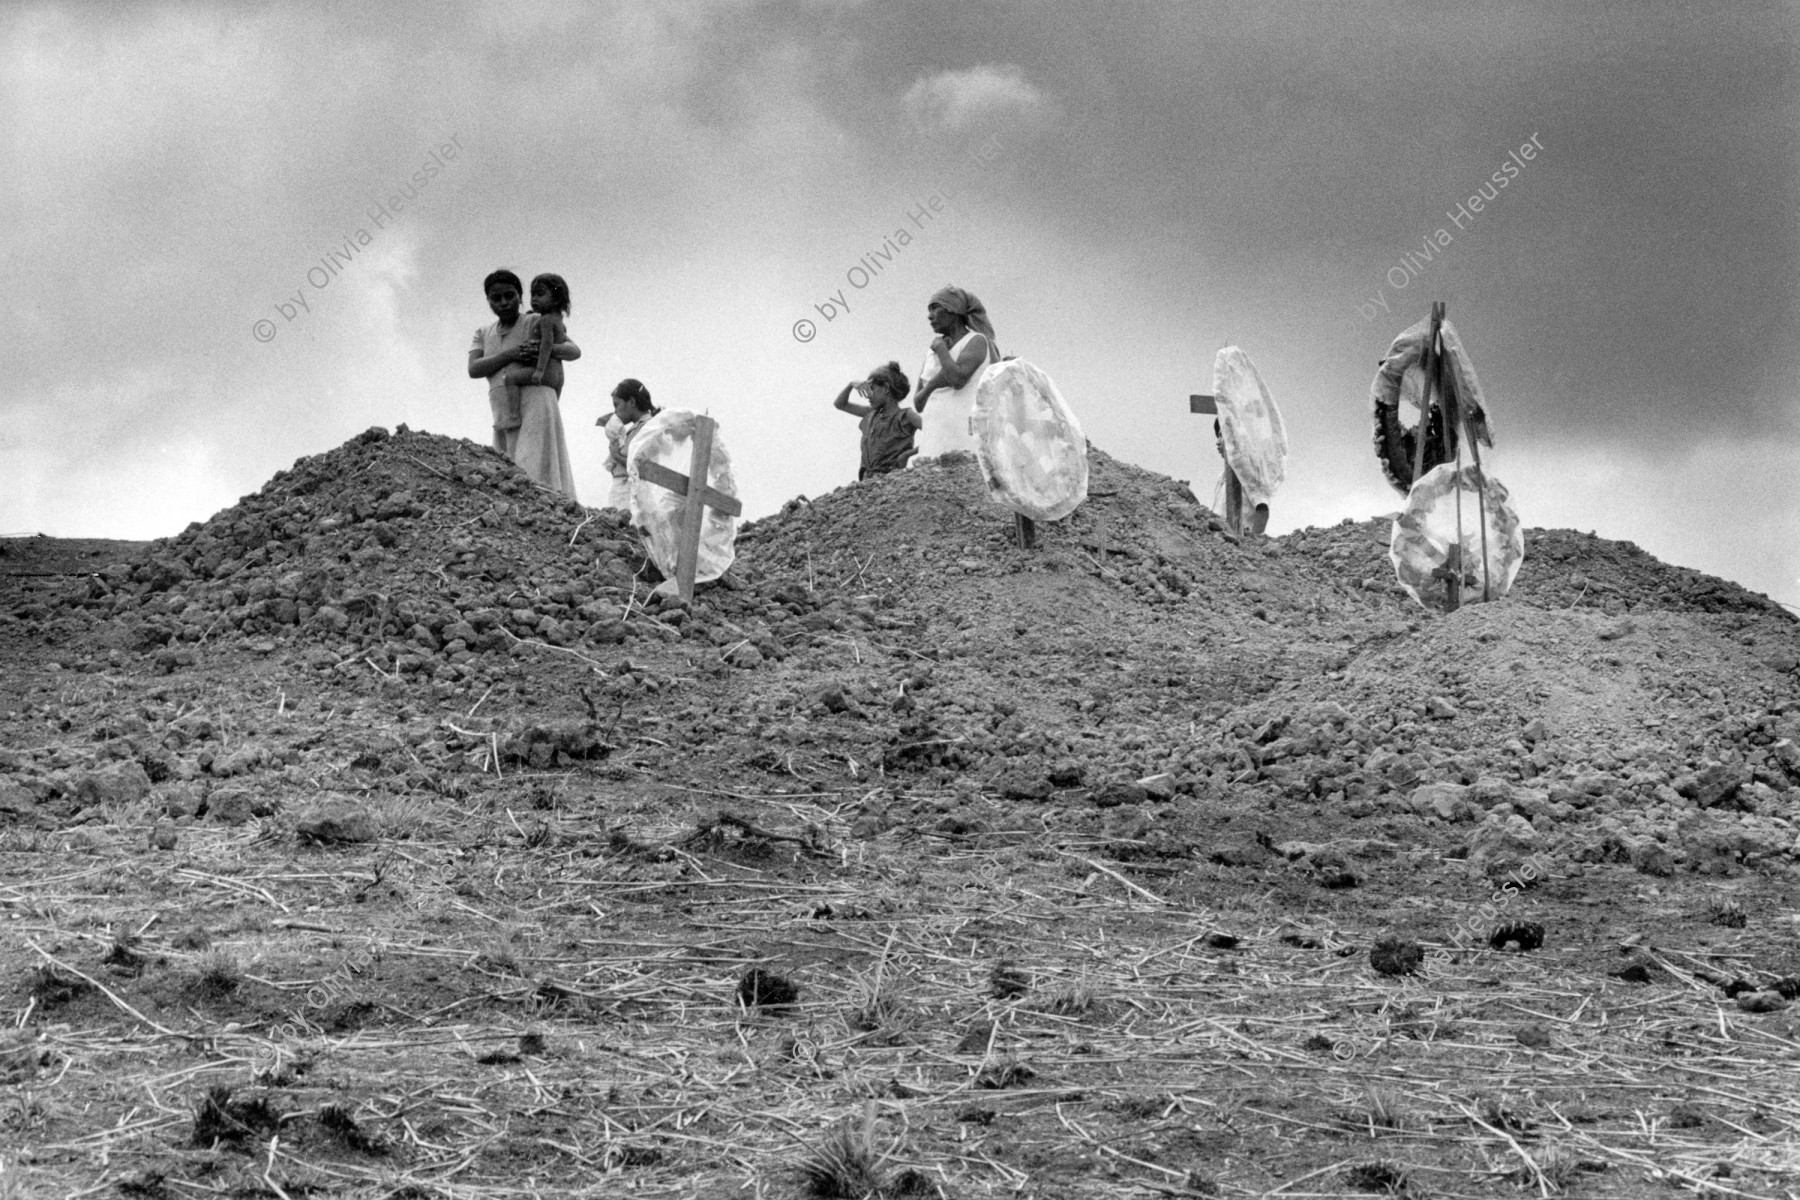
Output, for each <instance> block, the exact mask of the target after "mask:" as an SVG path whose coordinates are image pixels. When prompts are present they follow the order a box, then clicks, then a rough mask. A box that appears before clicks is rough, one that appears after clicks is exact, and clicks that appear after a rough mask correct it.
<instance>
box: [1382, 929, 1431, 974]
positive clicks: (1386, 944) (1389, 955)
mask: <svg viewBox="0 0 1800 1200" xmlns="http://www.w3.org/2000/svg"><path fill="white" fill-rule="evenodd" d="M1424 962H1425V948H1424V947H1423V946H1421V945H1419V943H1417V942H1412V941H1404V940H1402V939H1400V938H1391V937H1390V938H1382V939H1381V940H1380V941H1378V942H1376V943H1375V944H1374V945H1373V946H1370V947H1369V965H1370V966H1372V967H1374V968H1375V970H1376V971H1377V972H1379V973H1380V974H1382V975H1411V974H1414V973H1415V972H1417V971H1418V969H1419V967H1420V966H1421V965H1423V964H1424Z"/></svg>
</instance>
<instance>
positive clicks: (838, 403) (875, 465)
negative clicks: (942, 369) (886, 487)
mask: <svg viewBox="0 0 1800 1200" xmlns="http://www.w3.org/2000/svg"><path fill="white" fill-rule="evenodd" d="M852 391H855V392H856V393H857V394H858V395H860V396H862V397H863V398H864V399H865V400H867V401H868V403H867V404H857V403H855V402H854V401H852V400H851V399H850V393H851V392H852ZM906 392H907V382H906V376H905V375H904V374H903V373H902V372H901V370H900V364H899V363H897V362H891V363H889V364H887V366H885V367H877V368H875V369H874V370H873V371H870V372H869V377H868V378H867V379H864V380H862V381H860V382H851V383H846V384H845V385H844V390H843V391H841V392H839V393H838V394H837V399H836V400H833V401H832V402H831V403H832V407H833V408H836V409H838V410H840V411H842V412H847V413H850V414H852V415H854V416H858V417H861V418H862V468H861V470H859V471H857V473H856V477H857V478H858V479H867V478H868V477H869V476H871V475H886V474H887V473H888V472H890V471H898V470H900V469H901V468H902V467H904V466H906V464H907V461H908V460H909V459H911V458H912V456H913V455H915V454H917V453H918V450H917V449H915V448H914V446H913V437H914V436H915V435H916V434H917V433H918V432H919V430H920V428H921V427H922V426H923V425H924V422H923V421H922V420H921V419H920V417H919V414H918V413H916V412H914V411H913V410H912V409H910V408H901V407H900V401H901V400H903V399H905V398H906Z"/></svg>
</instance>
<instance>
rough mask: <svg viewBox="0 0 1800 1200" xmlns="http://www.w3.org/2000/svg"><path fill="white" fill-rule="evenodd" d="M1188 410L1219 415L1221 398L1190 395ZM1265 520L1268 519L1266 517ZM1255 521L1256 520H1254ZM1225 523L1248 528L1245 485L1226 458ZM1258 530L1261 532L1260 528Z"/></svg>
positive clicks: (1232, 527) (1233, 527) (1238, 529)
mask: <svg viewBox="0 0 1800 1200" xmlns="http://www.w3.org/2000/svg"><path fill="white" fill-rule="evenodd" d="M1188 411H1189V412H1191V413H1202V414H1204V415H1206V416H1217V415H1218V412H1219V398H1218V397H1217V396H1189V397H1188ZM1264 520H1267V518H1266V517H1265V518H1264ZM1252 523H1254V522H1252ZM1225 525H1226V527H1227V528H1229V529H1230V530H1231V532H1233V533H1235V534H1238V535H1240V536H1242V535H1243V533H1244V532H1245V529H1246V525H1245V522H1244V485H1243V483H1242V482H1241V481H1240V480H1239V479H1238V477H1237V472H1236V471H1234V470H1232V469H1231V460H1230V459H1226V460H1225ZM1257 532H1261V531H1260V530H1258V531H1257Z"/></svg>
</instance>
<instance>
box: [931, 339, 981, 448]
mask: <svg viewBox="0 0 1800 1200" xmlns="http://www.w3.org/2000/svg"><path fill="white" fill-rule="evenodd" d="M981 336H982V335H981V334H979V333H976V332H975V331H974V330H973V329H971V330H969V332H967V333H965V334H963V336H962V337H961V338H960V339H959V340H958V341H957V343H956V345H954V346H952V347H950V357H951V358H953V359H954V358H958V357H960V356H961V354H962V351H963V349H964V347H966V346H967V345H968V344H969V339H970V338H974V337H981ZM984 340H985V339H984ZM986 346H987V356H986V357H985V358H983V359H982V361H981V365H980V366H978V367H976V368H975V373H974V374H972V375H970V376H969V381H968V382H967V383H965V384H963V385H962V386H961V387H959V388H957V389H956V390H955V391H951V390H949V389H947V388H939V389H938V390H937V391H935V392H933V393H931V396H930V398H929V399H927V400H926V401H925V411H924V412H922V413H920V414H919V415H920V416H921V417H923V418H924V419H925V428H924V429H922V430H920V431H919V458H935V457H937V456H938V455H940V454H948V453H950V451H952V450H963V451H967V452H968V453H970V454H973V453H975V434H974V432H973V431H972V430H971V429H970V428H969V418H970V416H971V414H972V413H973V412H974V409H975V392H976V389H977V388H978V387H979V386H980V384H981V375H982V372H984V371H985V370H987V368H988V367H989V366H991V365H993V363H994V344H993V342H991V341H989V342H986ZM933 357H934V358H935V357H936V356H935V355H934V356H933ZM913 461H914V462H917V461H918V459H914V460H913Z"/></svg>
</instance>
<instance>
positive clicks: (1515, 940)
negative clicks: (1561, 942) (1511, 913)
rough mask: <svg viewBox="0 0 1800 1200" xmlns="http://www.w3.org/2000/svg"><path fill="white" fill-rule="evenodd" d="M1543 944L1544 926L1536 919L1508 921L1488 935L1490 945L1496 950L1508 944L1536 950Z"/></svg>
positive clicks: (1521, 948) (1504, 947)
mask: <svg viewBox="0 0 1800 1200" xmlns="http://www.w3.org/2000/svg"><path fill="white" fill-rule="evenodd" d="M1543 944H1544V927H1543V926H1542V925H1541V924H1539V923H1538V922H1536V921H1508V922H1507V923H1506V924H1504V925H1501V926H1499V927H1498V928H1496V929H1495V930H1494V932H1493V933H1491V934H1489V935H1488V946H1489V947H1491V948H1492V949H1495V950H1504V949H1506V948H1507V947H1508V946H1516V947H1518V948H1519V949H1520V950H1536V949H1538V948H1539V947H1540V946H1542V945H1543Z"/></svg>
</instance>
